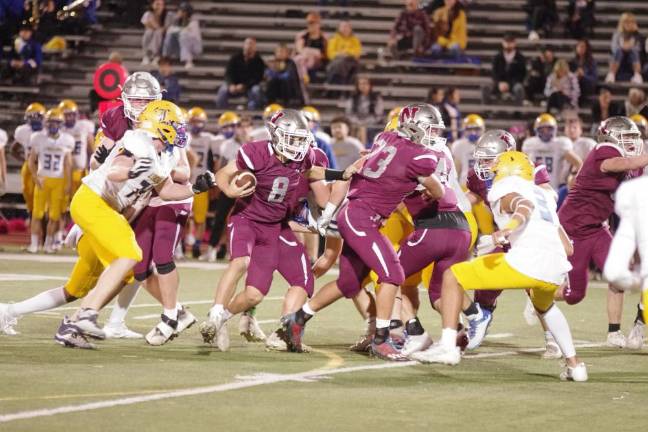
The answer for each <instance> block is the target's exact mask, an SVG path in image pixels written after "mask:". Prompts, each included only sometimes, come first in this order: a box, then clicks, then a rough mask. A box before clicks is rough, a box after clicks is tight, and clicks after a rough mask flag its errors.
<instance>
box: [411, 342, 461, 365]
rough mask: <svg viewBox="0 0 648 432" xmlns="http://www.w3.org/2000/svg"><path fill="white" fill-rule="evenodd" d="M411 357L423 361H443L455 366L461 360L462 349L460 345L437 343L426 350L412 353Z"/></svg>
mask: <svg viewBox="0 0 648 432" xmlns="http://www.w3.org/2000/svg"><path fill="white" fill-rule="evenodd" d="M409 358H411V359H412V360H416V361H417V362H421V363H442V364H447V365H451V366H454V365H457V364H459V362H460V361H461V350H460V349H459V347H458V346H454V347H447V346H445V345H441V344H435V345H432V346H431V347H430V348H428V349H426V350H425V351H419V352H416V353H414V354H412V355H411V356H410V357H409Z"/></svg>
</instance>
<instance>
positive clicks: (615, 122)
mask: <svg viewBox="0 0 648 432" xmlns="http://www.w3.org/2000/svg"><path fill="white" fill-rule="evenodd" d="M597 140H598V142H600V143H603V142H607V143H610V144H614V145H616V146H617V147H619V148H620V149H621V151H622V152H623V154H624V156H637V155H640V154H641V153H642V151H643V139H642V138H641V131H640V130H639V128H638V127H637V125H636V124H635V122H633V121H632V120H630V119H629V118H628V117H623V116H616V117H610V118H609V119H607V120H603V121H602V122H601V125H600V126H599V128H598V135H597Z"/></svg>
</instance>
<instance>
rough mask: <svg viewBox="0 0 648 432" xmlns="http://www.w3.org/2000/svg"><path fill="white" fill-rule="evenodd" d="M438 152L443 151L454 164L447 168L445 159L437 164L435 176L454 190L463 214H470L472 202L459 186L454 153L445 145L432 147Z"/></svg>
mask: <svg viewBox="0 0 648 432" xmlns="http://www.w3.org/2000/svg"><path fill="white" fill-rule="evenodd" d="M432 148H433V149H434V150H436V151H441V152H443V154H444V155H445V156H446V158H447V159H448V160H450V161H452V163H450V166H445V159H440V160H439V163H438V164H437V168H436V170H435V174H436V175H437V176H438V177H439V178H441V179H443V180H444V184H445V185H446V186H447V187H449V188H450V189H452V190H453V191H454V193H455V195H456V197H457V207H459V210H461V211H462V212H469V211H471V208H472V206H471V204H470V200H469V199H468V197H467V196H466V193H465V192H464V190H463V188H462V187H461V185H460V184H459V176H458V174H457V168H456V167H455V164H454V159H453V157H452V152H451V151H450V148H449V147H448V146H447V145H445V144H443V145H440V146H433V147H432Z"/></svg>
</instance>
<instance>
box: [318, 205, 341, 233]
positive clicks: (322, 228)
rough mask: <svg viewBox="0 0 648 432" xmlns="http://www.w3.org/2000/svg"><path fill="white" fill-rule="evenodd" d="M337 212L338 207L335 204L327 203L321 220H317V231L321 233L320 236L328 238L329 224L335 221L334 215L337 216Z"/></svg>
mask: <svg viewBox="0 0 648 432" xmlns="http://www.w3.org/2000/svg"><path fill="white" fill-rule="evenodd" d="M335 210H337V206H336V205H335V204H333V203H330V202H329V203H326V207H324V211H323V212H322V214H321V215H320V217H319V218H317V231H319V233H320V235H322V236H326V228H328V226H329V224H330V223H331V220H332V219H333V215H334V214H335Z"/></svg>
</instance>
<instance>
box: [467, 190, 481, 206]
mask: <svg viewBox="0 0 648 432" xmlns="http://www.w3.org/2000/svg"><path fill="white" fill-rule="evenodd" d="M466 197H468V201H470V205H471V206H474V205H477V204H479V203H480V202H481V201H482V199H481V198H480V197H479V195H477V194H476V193H474V192H471V191H466Z"/></svg>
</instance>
